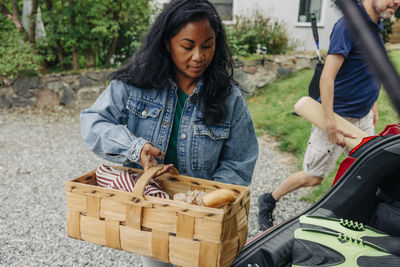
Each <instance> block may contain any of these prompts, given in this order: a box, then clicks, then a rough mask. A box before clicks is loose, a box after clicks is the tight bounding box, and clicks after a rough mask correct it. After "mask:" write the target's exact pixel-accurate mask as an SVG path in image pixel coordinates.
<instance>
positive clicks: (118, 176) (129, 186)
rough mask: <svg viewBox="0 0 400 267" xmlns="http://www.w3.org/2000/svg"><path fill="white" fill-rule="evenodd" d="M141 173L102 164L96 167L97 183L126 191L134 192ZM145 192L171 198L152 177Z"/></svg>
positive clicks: (154, 195)
mask: <svg viewBox="0 0 400 267" xmlns="http://www.w3.org/2000/svg"><path fill="white" fill-rule="evenodd" d="M139 176H140V174H139V173H135V172H132V171H131V170H119V169H116V168H113V167H111V166H107V165H104V164H101V165H100V166H99V167H98V168H97V169H96V180H97V184H98V185H99V186H101V187H106V188H112V189H117V190H121V191H125V192H133V188H134V187H135V184H136V182H137V180H138V179H139ZM144 194H145V195H149V196H153V197H160V198H166V199H170V197H169V195H168V194H167V193H166V192H164V191H162V190H161V186H160V185H159V183H158V182H157V181H156V179H151V180H150V182H149V183H148V184H147V185H146V186H145V188H144Z"/></svg>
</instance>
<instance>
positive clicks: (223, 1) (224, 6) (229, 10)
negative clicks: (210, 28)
mask: <svg viewBox="0 0 400 267" xmlns="http://www.w3.org/2000/svg"><path fill="white" fill-rule="evenodd" d="M209 1H210V2H211V3H212V4H213V5H214V7H215V8H216V9H217V12H218V14H219V15H220V17H221V19H222V20H225V21H226V20H233V0H209Z"/></svg>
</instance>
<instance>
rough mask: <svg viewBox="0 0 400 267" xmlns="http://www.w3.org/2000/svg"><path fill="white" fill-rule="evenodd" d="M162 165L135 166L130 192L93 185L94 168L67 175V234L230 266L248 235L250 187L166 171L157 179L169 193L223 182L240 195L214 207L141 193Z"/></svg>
mask: <svg viewBox="0 0 400 267" xmlns="http://www.w3.org/2000/svg"><path fill="white" fill-rule="evenodd" d="M160 168H162V166H156V167H152V168H150V169H148V170H147V171H146V172H144V173H143V171H142V170H137V169H133V170H134V171H135V172H140V173H143V174H142V175H141V177H140V179H139V181H138V183H137V184H136V185H135V188H134V191H133V192H132V193H128V192H123V191H118V190H114V189H109V188H102V187H99V186H97V184H96V177H95V172H94V171H93V172H90V173H88V174H85V175H83V176H81V177H79V178H76V179H73V180H70V181H67V182H66V184H65V189H66V200H67V224H66V225H67V235H68V236H70V237H72V238H76V239H80V240H85V241H88V242H91V243H95V244H99V245H103V246H108V247H112V248H116V249H122V250H125V251H129V252H132V253H136V254H140V255H144V256H148V257H152V258H154V259H157V260H160V261H163V262H169V263H172V264H175V265H178V266H207V267H209V266H229V265H230V264H231V263H232V262H233V260H234V259H235V258H236V256H237V255H238V253H239V252H240V250H241V249H242V248H243V246H244V244H245V242H246V239H247V232H248V226H247V220H248V214H249V207H250V192H249V189H248V188H247V187H244V186H238V185H230V184H224V183H218V182H213V181H209V180H204V179H197V178H193V177H189V176H183V175H172V174H164V175H162V176H159V177H157V179H158V180H159V181H160V182H161V184H162V187H163V189H164V190H165V191H166V192H167V193H168V194H169V195H170V196H173V195H174V194H176V193H186V192H187V191H193V190H201V191H204V192H206V193H209V192H211V191H214V190H216V189H220V188H226V189H231V190H234V191H235V192H236V193H238V197H237V198H236V200H235V201H234V202H233V203H231V204H229V205H227V206H225V207H223V208H220V209H215V208H208V207H202V206H196V205H191V204H186V203H182V202H178V201H174V200H168V199H162V198H157V197H152V196H147V195H146V196H143V190H144V187H145V185H146V184H147V183H148V181H149V180H150V179H151V178H152V177H153V176H154V175H155V173H156V172H157V171H158V170H159V169H160Z"/></svg>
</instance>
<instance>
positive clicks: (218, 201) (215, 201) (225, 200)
mask: <svg viewBox="0 0 400 267" xmlns="http://www.w3.org/2000/svg"><path fill="white" fill-rule="evenodd" d="M235 199H236V194H235V193H234V192H233V191H232V190H229V189H218V190H215V191H213V192H210V193H208V194H206V195H204V196H203V197H202V198H201V200H202V201H203V204H204V206H206V207H212V208H221V207H223V206H225V205H227V204H229V203H231V202H233V201H234V200H235Z"/></svg>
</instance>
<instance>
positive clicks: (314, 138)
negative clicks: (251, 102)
mask: <svg viewBox="0 0 400 267" xmlns="http://www.w3.org/2000/svg"><path fill="white" fill-rule="evenodd" d="M342 152H343V148H342V147H340V146H338V145H334V144H332V143H330V142H329V140H328V137H327V136H326V134H325V133H324V132H323V131H321V130H320V129H318V128H317V127H315V126H313V127H312V130H311V136H310V139H309V141H308V146H307V150H306V153H305V155H304V162H303V171H300V172H297V173H295V174H292V175H290V176H289V177H288V178H286V179H285V180H284V181H283V182H282V183H281V184H280V185H279V186H278V187H277V188H276V189H275V190H274V191H273V192H272V193H266V194H262V195H261V196H260V197H259V198H258V224H259V226H260V229H261V230H266V229H268V228H270V227H272V226H273V222H274V218H273V216H272V213H273V210H274V208H275V203H276V201H278V200H279V199H280V198H281V197H282V196H284V195H286V194H288V193H290V192H292V191H294V190H296V189H298V188H301V187H308V186H315V185H318V184H320V183H321V181H322V179H323V178H325V177H327V176H328V175H329V173H331V172H332V171H333V170H334V169H335V165H336V161H337V160H338V158H339V157H340V155H341V153H342Z"/></svg>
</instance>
